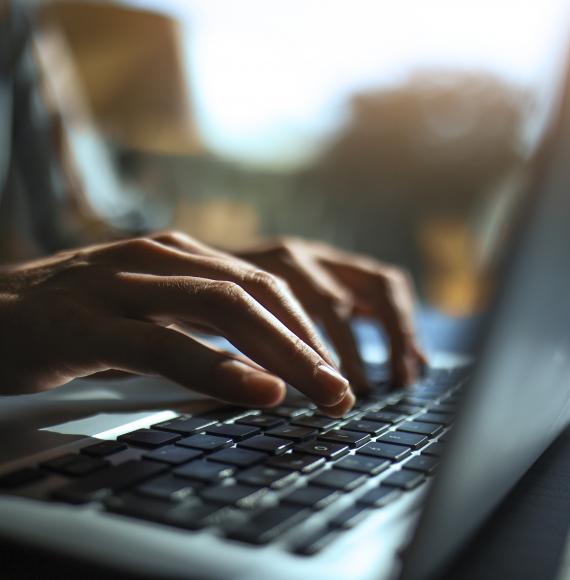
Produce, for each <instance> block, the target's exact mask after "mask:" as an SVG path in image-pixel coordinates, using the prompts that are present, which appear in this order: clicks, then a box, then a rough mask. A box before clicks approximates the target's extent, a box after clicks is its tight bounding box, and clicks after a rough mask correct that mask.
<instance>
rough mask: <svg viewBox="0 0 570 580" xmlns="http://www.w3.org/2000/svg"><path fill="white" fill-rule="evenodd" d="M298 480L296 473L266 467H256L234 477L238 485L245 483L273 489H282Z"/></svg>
mask: <svg viewBox="0 0 570 580" xmlns="http://www.w3.org/2000/svg"><path fill="white" fill-rule="evenodd" d="M298 478H299V475H298V473H296V472H291V471H285V470H284V469H277V468H275V467H268V466H266V465H257V466H255V467H251V468H249V469H246V470H245V471H241V472H240V473H238V474H237V475H236V479H237V481H238V482H239V483H246V484H248V485H253V486H257V487H271V488H273V489H282V488H284V487H287V486H288V485H291V484H292V483H294V482H295V481H297V479H298Z"/></svg>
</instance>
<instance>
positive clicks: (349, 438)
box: [319, 429, 370, 447]
mask: <svg viewBox="0 0 570 580" xmlns="http://www.w3.org/2000/svg"><path fill="white" fill-rule="evenodd" d="M319 441H332V442H333V443H344V444H345V445H348V446H350V447H360V446H361V445H364V444H365V443H368V441H370V435H368V434H366V433H357V432H356V431H343V430H342V429H333V430H332V431H327V432H326V433H323V434H322V435H319Z"/></svg>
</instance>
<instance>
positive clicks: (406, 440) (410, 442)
mask: <svg viewBox="0 0 570 580" xmlns="http://www.w3.org/2000/svg"><path fill="white" fill-rule="evenodd" d="M378 442H381V443H393V444H394V445H405V446H406V447H411V448H412V449H419V448H420V447H422V446H423V445H425V444H426V443H427V442H428V438H427V437H426V436H425V435H415V434H414V433H404V432H403V431H391V432H390V433H386V434H385V435H381V436H380V437H378Z"/></svg>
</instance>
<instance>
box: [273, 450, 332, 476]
mask: <svg viewBox="0 0 570 580" xmlns="http://www.w3.org/2000/svg"><path fill="white" fill-rule="evenodd" d="M324 464H325V458H324V457H317V456H313V455H302V454H301V453H286V454H285V455H279V456H278V457H272V458H271V459H269V461H267V465H270V466H271V467H277V468H282V469H290V470H292V471H301V472H303V473H311V472H312V471H315V470H316V469H318V468H319V467H322V466H323V465H324Z"/></svg>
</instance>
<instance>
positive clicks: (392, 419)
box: [363, 411, 407, 423]
mask: <svg viewBox="0 0 570 580" xmlns="http://www.w3.org/2000/svg"><path fill="white" fill-rule="evenodd" d="M406 417H407V415H404V414H402V413H396V412H392V411H373V412H372V413H366V415H364V417H363V419H366V420H367V421H378V422H380V423H398V422H399V421H401V420H402V419H405V418H406Z"/></svg>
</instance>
